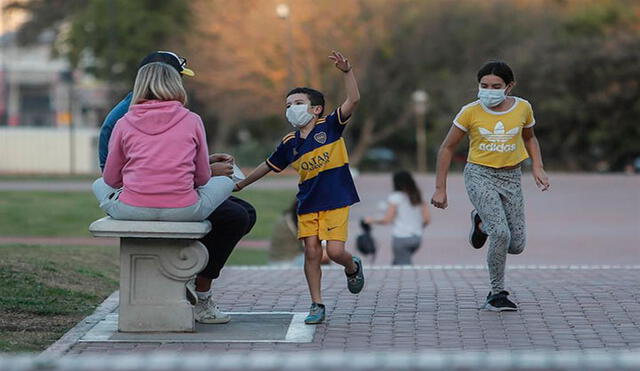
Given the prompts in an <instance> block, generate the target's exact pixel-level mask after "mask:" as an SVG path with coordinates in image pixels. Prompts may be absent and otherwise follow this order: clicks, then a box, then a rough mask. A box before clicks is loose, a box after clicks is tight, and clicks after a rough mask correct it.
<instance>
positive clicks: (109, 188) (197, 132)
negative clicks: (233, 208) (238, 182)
mask: <svg viewBox="0 0 640 371" xmlns="http://www.w3.org/2000/svg"><path fill="white" fill-rule="evenodd" d="M186 100H187V94H186V92H185V90H184V87H183V86H182V79H181V78H180V75H179V74H178V72H177V71H176V70H175V69H174V68H173V67H171V66H170V65H168V64H165V63H162V62H153V63H149V64H146V65H144V66H143V67H141V68H140V69H139V70H138V75H137V77H136V81H135V84H134V87H133V96H132V98H131V107H130V108H129V111H128V112H127V113H126V114H125V115H124V116H123V117H122V118H121V119H120V120H119V121H118V123H117V125H116V126H115V129H113V133H112V134H111V139H110V141H109V155H108V156H107V159H106V163H105V167H104V172H103V177H102V178H99V179H98V180H96V181H95V182H94V184H93V192H94V194H95V195H96V198H97V199H98V202H100V208H102V209H103V210H104V211H105V212H106V213H107V214H108V215H110V216H111V217H113V218H114V219H124V220H165V221H201V220H204V219H206V218H207V216H209V214H211V212H212V211H213V210H214V209H215V208H216V207H218V205H220V204H221V203H222V202H223V201H224V200H226V199H227V197H229V195H230V194H231V191H232V190H233V181H232V180H231V179H230V178H228V177H226V176H218V177H211V169H210V167H209V153H208V148H207V140H206V137H205V131H204V126H203V124H202V120H201V119H200V117H199V116H198V115H196V114H195V113H193V112H191V111H189V110H188V109H187V108H185V107H184V104H185V103H186Z"/></svg>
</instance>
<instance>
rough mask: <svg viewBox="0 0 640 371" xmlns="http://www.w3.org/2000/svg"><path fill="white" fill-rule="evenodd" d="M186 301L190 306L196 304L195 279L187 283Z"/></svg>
mask: <svg viewBox="0 0 640 371" xmlns="http://www.w3.org/2000/svg"><path fill="white" fill-rule="evenodd" d="M186 288H187V300H188V301H189V303H191V305H196V304H198V294H196V279H195V278H193V279H190V280H189V281H187V285H186Z"/></svg>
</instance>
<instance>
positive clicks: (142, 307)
mask: <svg viewBox="0 0 640 371" xmlns="http://www.w3.org/2000/svg"><path fill="white" fill-rule="evenodd" d="M210 229H211V225H210V223H209V222H208V221H204V222H148V221H128V220H115V219H112V218H110V217H106V218H102V219H100V220H97V221H95V222H93V223H92V224H91V226H90V227H89V230H90V231H91V233H92V234H93V235H94V236H96V237H119V238H120V307H119V315H118V330H119V331H123V332H193V331H194V328H195V321H194V316H193V306H192V305H191V304H190V303H189V302H188V301H187V299H186V295H185V284H186V282H187V281H188V280H189V279H191V278H193V277H194V276H195V275H196V274H197V273H198V272H200V271H201V270H202V269H203V268H204V267H205V266H206V264H207V261H208V258H209V254H208V253H207V249H206V248H205V247H204V245H202V244H201V243H200V242H199V241H197V239H199V238H201V237H203V236H204V235H205V234H207V233H208V232H209V230H210Z"/></svg>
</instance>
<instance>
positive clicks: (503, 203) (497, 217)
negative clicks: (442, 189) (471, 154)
mask: <svg viewBox="0 0 640 371" xmlns="http://www.w3.org/2000/svg"><path fill="white" fill-rule="evenodd" d="M521 176H522V171H521V170H520V168H516V169H512V170H498V169H493V168H490V167H486V166H481V165H476V164H472V163H467V165H466V166H465V168H464V183H465V186H466V188H467V194H468V195H469V200H470V201H471V203H472V204H473V206H474V207H475V208H476V210H477V211H478V215H479V216H480V219H482V230H483V231H484V232H486V233H487V234H488V235H489V248H488V251H487V265H488V267H489V278H490V280H491V293H493V294H497V293H498V292H500V291H502V290H504V269H505V265H506V262H507V253H509V254H520V253H521V252H522V251H523V250H524V246H525V240H526V230H525V224H524V199H523V197H522V188H521V187H520V178H521Z"/></svg>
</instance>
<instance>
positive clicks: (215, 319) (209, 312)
mask: <svg viewBox="0 0 640 371" xmlns="http://www.w3.org/2000/svg"><path fill="white" fill-rule="evenodd" d="M193 314H194V316H195V318H196V322H199V323H208V324H214V323H227V322H229V321H231V317H230V316H229V315H228V314H227V313H225V312H223V311H221V310H220V308H218V306H217V305H216V303H215V302H214V301H213V296H210V297H209V298H208V299H206V300H198V303H197V304H196V305H195V306H194V307H193Z"/></svg>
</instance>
